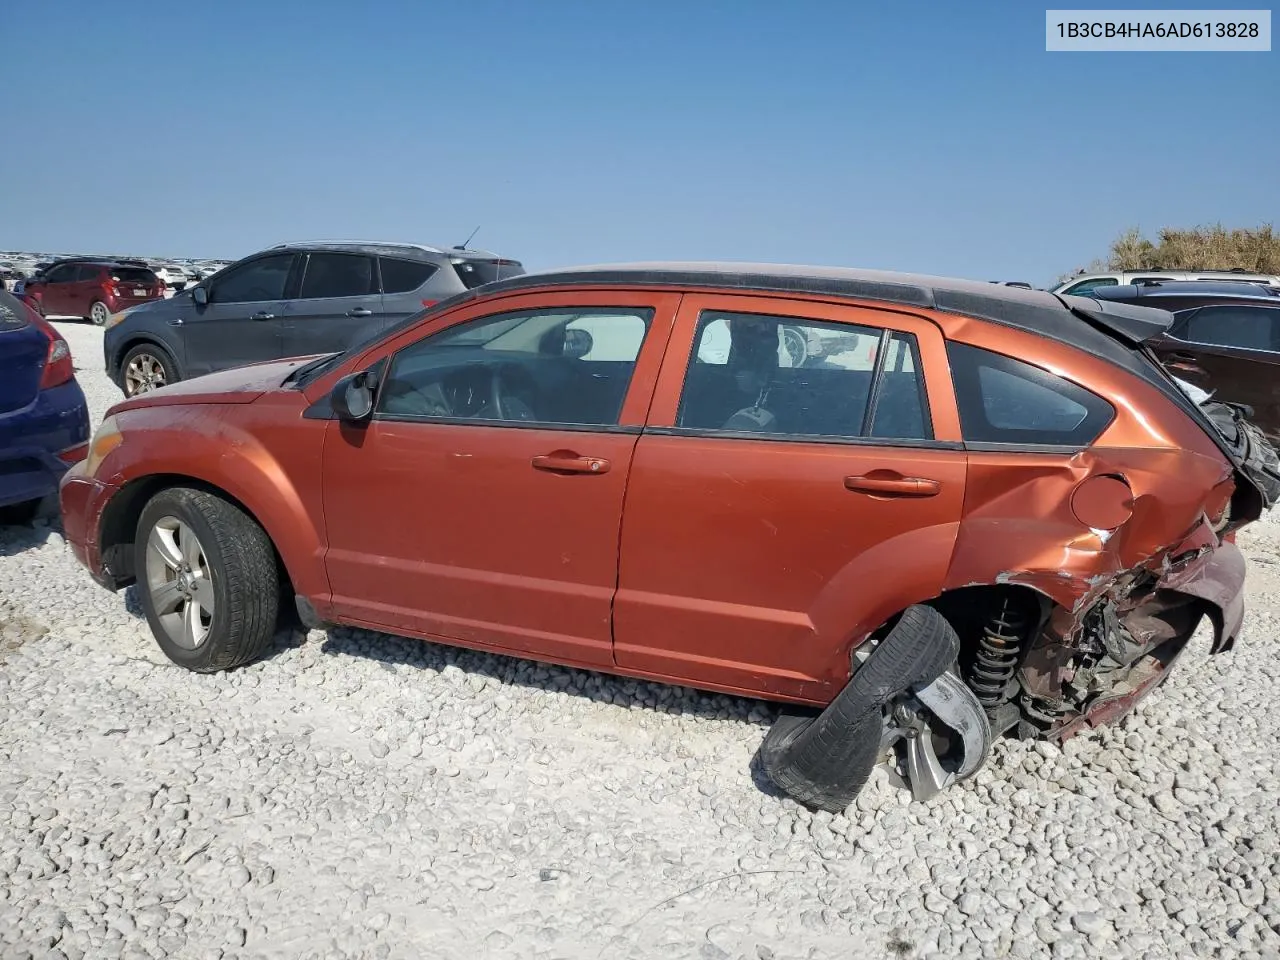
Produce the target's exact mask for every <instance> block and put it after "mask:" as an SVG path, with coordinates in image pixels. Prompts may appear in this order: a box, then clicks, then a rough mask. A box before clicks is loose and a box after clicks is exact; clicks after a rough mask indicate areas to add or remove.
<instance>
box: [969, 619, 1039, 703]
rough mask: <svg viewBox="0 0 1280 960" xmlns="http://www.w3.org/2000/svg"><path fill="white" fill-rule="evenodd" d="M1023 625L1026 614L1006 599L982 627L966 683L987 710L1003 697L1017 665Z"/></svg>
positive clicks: (1024, 624)
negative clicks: (967, 682) (996, 612)
mask: <svg viewBox="0 0 1280 960" xmlns="http://www.w3.org/2000/svg"><path fill="white" fill-rule="evenodd" d="M1026 627H1027V617H1026V615H1025V614H1024V613H1023V612H1022V611H1020V610H1018V609H1016V608H1014V607H1012V606H1011V605H1010V604H1009V601H1008V600H1006V601H1005V602H1004V605H1003V606H1002V607H1001V609H1000V612H999V613H998V614H996V615H995V616H994V617H992V618H991V619H990V620H989V621H988V622H987V625H986V626H985V627H984V628H983V630H982V636H981V637H980V638H979V639H978V650H977V654H976V656H975V657H974V661H973V666H972V668H971V669H970V671H969V686H970V687H971V688H972V689H973V692H974V695H975V696H976V697H977V698H978V702H979V703H981V704H982V706H983V707H984V708H985V709H987V710H994V709H996V708H997V707H999V706H1000V705H1001V704H1003V703H1004V702H1005V701H1006V700H1007V697H1006V695H1005V690H1006V688H1007V687H1008V686H1009V681H1010V680H1012V679H1013V674H1014V672H1015V671H1016V670H1017V668H1018V657H1019V655H1020V654H1021V653H1022V641H1023V635H1024V633H1025V632H1026Z"/></svg>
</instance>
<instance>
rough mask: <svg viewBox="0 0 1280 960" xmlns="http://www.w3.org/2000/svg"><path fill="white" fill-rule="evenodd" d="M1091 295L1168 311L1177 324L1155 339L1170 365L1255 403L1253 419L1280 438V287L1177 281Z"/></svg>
mask: <svg viewBox="0 0 1280 960" xmlns="http://www.w3.org/2000/svg"><path fill="white" fill-rule="evenodd" d="M1090 295H1091V296H1092V297H1094V298H1095V299H1097V300H1105V301H1112V302H1119V303H1133V304H1140V305H1142V306H1148V307H1160V308H1161V309H1164V310H1168V311H1170V312H1171V313H1172V314H1173V318H1174V319H1173V324H1172V325H1171V326H1170V327H1169V329H1168V331H1166V332H1165V333H1164V334H1163V335H1162V336H1160V337H1159V338H1158V339H1157V340H1156V341H1155V342H1154V343H1152V344H1151V347H1152V349H1153V350H1154V351H1155V352H1156V354H1157V355H1158V356H1159V357H1160V359H1161V361H1162V362H1163V363H1164V365H1165V366H1166V367H1168V368H1169V370H1170V371H1171V372H1172V373H1174V374H1175V375H1177V376H1178V377H1179V378H1181V379H1182V380H1185V381H1187V382H1189V383H1192V384H1194V385H1195V386H1197V387H1199V388H1201V389H1202V390H1206V391H1211V392H1212V393H1213V394H1214V396H1215V397H1216V398H1217V399H1219V400H1224V401H1227V402H1229V403H1242V404H1246V405H1247V406H1249V407H1252V408H1253V416H1252V417H1251V419H1252V420H1253V421H1254V422H1255V423H1257V425H1258V426H1259V427H1260V428H1262V430H1263V432H1264V433H1266V435H1267V437H1268V438H1269V439H1270V440H1271V441H1272V443H1280V288H1277V287H1271V286H1267V285H1265V284H1261V283H1247V282H1223V281H1205V282H1194V281H1174V282H1170V283H1148V284H1143V285H1136V286H1135V285H1133V284H1125V285H1120V286H1114V287H1100V288H1098V289H1096V290H1094V291H1093V292H1092V293H1091V294H1090Z"/></svg>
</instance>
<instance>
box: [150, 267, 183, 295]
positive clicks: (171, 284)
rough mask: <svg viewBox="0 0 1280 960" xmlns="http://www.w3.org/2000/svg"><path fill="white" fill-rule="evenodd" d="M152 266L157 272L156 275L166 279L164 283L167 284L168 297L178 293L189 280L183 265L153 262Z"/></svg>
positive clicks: (166, 292)
mask: <svg viewBox="0 0 1280 960" xmlns="http://www.w3.org/2000/svg"><path fill="white" fill-rule="evenodd" d="M150 266H151V269H152V270H153V271H154V272H155V274H156V276H158V277H159V278H160V279H161V280H163V281H164V285H165V293H164V295H165V296H166V297H172V296H173V295H174V294H175V293H178V292H180V291H182V290H183V289H185V288H186V286H187V284H188V282H189V280H188V278H187V274H186V271H185V270H183V269H182V268H181V267H178V266H175V265H174V264H171V263H165V264H156V263H153V264H151V265H150Z"/></svg>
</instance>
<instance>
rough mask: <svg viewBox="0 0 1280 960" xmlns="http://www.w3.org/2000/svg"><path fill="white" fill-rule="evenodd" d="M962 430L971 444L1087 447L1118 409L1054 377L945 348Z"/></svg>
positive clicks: (962, 348)
mask: <svg viewBox="0 0 1280 960" xmlns="http://www.w3.org/2000/svg"><path fill="white" fill-rule="evenodd" d="M947 359H948V360H949V361H950V363H951V375H952V377H953V379H954V381H955V388H956V402H957V405H958V406H959V409H960V428H961V430H962V432H963V433H964V439H965V441H966V442H968V443H1001V444H1027V445H1046V446H1071V447H1083V446H1087V445H1088V444H1090V443H1092V442H1093V441H1094V440H1096V439H1097V438H1098V436H1099V435H1100V434H1101V433H1102V431H1103V430H1104V429H1105V428H1106V426H1107V424H1109V423H1110V422H1111V419H1112V417H1113V416H1115V409H1114V408H1113V407H1112V406H1111V404H1109V403H1108V402H1107V401H1106V400H1103V399H1102V398H1101V397H1099V396H1098V395H1097V394H1094V393H1090V392H1089V391H1088V390H1086V389H1084V388H1083V387H1081V386H1079V385H1077V384H1074V383H1071V382H1070V381H1069V380H1064V379H1063V378H1062V377H1059V376H1057V375H1056V374H1052V373H1049V372H1048V371H1047V370H1042V369H1040V368H1039V367H1034V366H1032V365H1031V364H1029V363H1023V362H1022V361H1021V360H1015V359H1013V358H1012V357H1006V356H1005V355H1003V354H1000V353H993V352H992V351H990V350H983V349H981V348H980V347H972V346H969V345H968V344H964V343H951V342H949V343H948V344H947Z"/></svg>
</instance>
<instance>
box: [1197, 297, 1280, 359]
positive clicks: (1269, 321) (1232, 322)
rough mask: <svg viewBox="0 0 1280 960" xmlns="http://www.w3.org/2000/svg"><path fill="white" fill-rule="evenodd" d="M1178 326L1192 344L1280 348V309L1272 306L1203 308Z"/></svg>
mask: <svg viewBox="0 0 1280 960" xmlns="http://www.w3.org/2000/svg"><path fill="white" fill-rule="evenodd" d="M1175 329H1178V330H1179V333H1178V336H1179V337H1180V338H1181V339H1183V340H1186V341H1188V342H1190V343H1204V344H1211V345H1214V346H1219V347H1240V348H1243V349H1245V350H1271V351H1277V350H1280V310H1278V309H1275V308H1272V307H1243V306H1236V307H1228V306H1220V307H1201V308H1200V309H1199V310H1196V311H1195V312H1194V313H1192V314H1191V315H1190V316H1189V317H1187V318H1186V319H1185V320H1183V321H1182V323H1180V324H1178V326H1177V327H1175Z"/></svg>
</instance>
